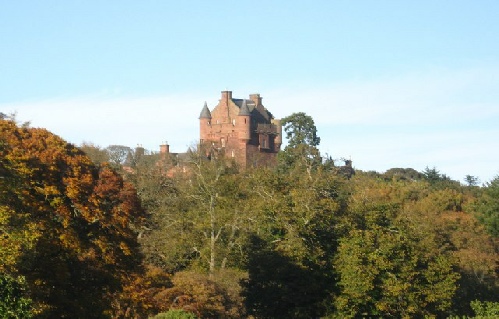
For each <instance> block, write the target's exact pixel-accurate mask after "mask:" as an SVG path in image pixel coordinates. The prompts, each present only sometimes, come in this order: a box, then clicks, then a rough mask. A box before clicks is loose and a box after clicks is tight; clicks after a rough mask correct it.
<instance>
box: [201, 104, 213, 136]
mask: <svg viewBox="0 0 499 319" xmlns="http://www.w3.org/2000/svg"><path fill="white" fill-rule="evenodd" d="M210 130H211V112H210V109H209V108H208V105H207V104H206V102H204V106H203V109H202V110H201V114H200V115H199V136H200V139H201V142H203V141H206V140H208V139H209V137H210V136H209V135H210Z"/></svg>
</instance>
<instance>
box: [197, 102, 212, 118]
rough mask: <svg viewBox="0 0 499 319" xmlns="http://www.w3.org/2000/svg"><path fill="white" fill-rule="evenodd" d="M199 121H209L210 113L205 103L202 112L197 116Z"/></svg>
mask: <svg viewBox="0 0 499 319" xmlns="http://www.w3.org/2000/svg"><path fill="white" fill-rule="evenodd" d="M199 118H200V119H203V118H204V119H211V112H210V109H209V108H208V105H207V104H206V102H204V106H203V110H202V111H201V114H200V115H199Z"/></svg>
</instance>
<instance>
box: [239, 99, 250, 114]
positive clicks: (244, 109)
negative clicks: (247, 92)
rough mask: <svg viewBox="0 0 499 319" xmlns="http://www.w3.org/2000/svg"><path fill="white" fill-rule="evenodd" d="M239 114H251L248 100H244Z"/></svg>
mask: <svg viewBox="0 0 499 319" xmlns="http://www.w3.org/2000/svg"><path fill="white" fill-rule="evenodd" d="M239 115H241V116H249V115H250V110H249V108H248V105H246V100H243V105H241V108H240V109H239Z"/></svg>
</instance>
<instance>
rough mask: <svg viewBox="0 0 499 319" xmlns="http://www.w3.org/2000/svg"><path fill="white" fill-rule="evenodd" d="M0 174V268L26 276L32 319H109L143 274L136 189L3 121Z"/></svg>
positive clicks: (65, 147)
mask: <svg viewBox="0 0 499 319" xmlns="http://www.w3.org/2000/svg"><path fill="white" fill-rule="evenodd" d="M0 174H1V176H0V189H1V193H0V211H1V212H2V218H1V220H0V235H1V236H0V237H2V247H8V251H7V250H5V249H3V248H0V257H2V258H0V273H1V272H3V273H8V274H12V275H16V276H17V275H20V276H25V278H26V280H27V283H28V287H29V289H28V291H29V298H31V299H32V300H33V304H34V305H35V315H36V317H37V318H69V317H71V318H75V317H76V318H109V317H111V316H112V314H113V309H112V307H111V305H112V304H113V298H116V296H117V295H119V294H120V292H121V291H122V289H123V286H124V285H126V284H127V283H129V281H130V280H131V278H132V277H133V276H134V274H137V273H139V272H140V271H141V261H142V257H141V254H140V252H139V247H138V244H137V241H136V233H135V231H134V229H135V227H137V225H138V224H140V223H141V222H142V219H143V214H144V212H143V210H142V208H141V205H140V201H139V199H138V197H137V195H136V192H135V190H134V189H133V187H132V186H131V185H130V184H128V183H126V182H124V181H123V179H122V178H121V177H120V176H119V175H118V174H117V173H115V172H114V171H113V170H112V169H110V168H109V167H108V166H106V165H103V166H100V167H96V166H95V165H94V164H93V163H92V162H91V160H90V159H89V158H88V157H87V156H86V155H85V154H84V153H83V152H82V151H80V150H79V149H78V148H76V147H74V146H73V145H71V144H69V143H67V142H65V141H64V140H63V139H61V138H60V137H58V136H56V135H54V134H52V133H50V132H48V131H47V130H45V129H39V128H29V127H26V126H23V127H19V126H18V125H17V124H16V123H15V122H14V121H12V120H7V119H2V120H0ZM7 256H8V258H7ZM4 257H5V258H4Z"/></svg>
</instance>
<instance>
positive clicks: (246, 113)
mask: <svg viewBox="0 0 499 319" xmlns="http://www.w3.org/2000/svg"><path fill="white" fill-rule="evenodd" d="M237 123H238V124H237V125H238V127H239V138H240V139H242V140H245V141H246V142H247V141H249V140H250V139H251V113H250V110H249V108H248V105H247V104H246V100H243V104H242V105H241V108H240V109H239V114H238V119H237Z"/></svg>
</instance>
